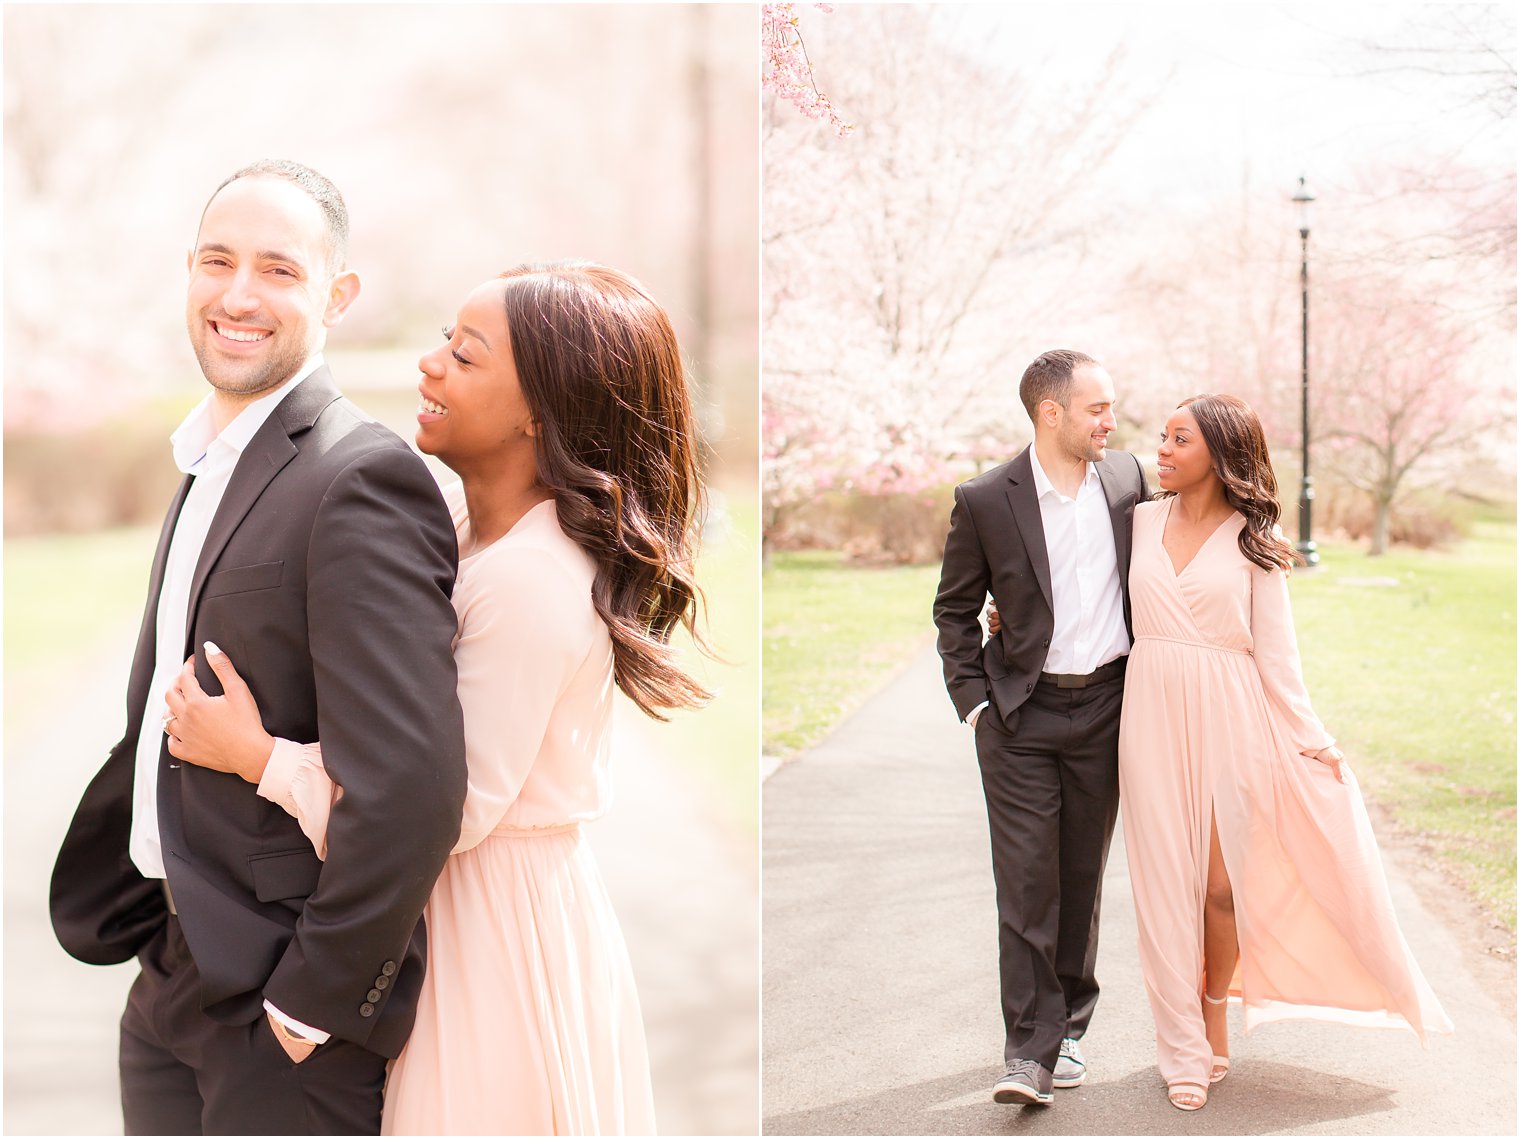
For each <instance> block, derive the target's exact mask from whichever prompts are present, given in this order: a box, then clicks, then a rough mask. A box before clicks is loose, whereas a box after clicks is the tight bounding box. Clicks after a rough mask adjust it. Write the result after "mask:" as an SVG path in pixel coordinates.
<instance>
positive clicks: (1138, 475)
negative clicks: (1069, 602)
mask: <svg viewBox="0 0 1520 1139" xmlns="http://www.w3.org/2000/svg"><path fill="white" fill-rule="evenodd" d="M1098 478H1099V480H1100V481H1101V482H1102V484H1103V494H1104V497H1105V498H1107V499H1108V510H1109V516H1110V518H1111V519H1112V521H1113V526H1114V550H1115V553H1116V554H1117V556H1118V561H1119V585H1120V588H1121V589H1122V590H1123V593H1124V624H1125V627H1126V628H1128V627H1129V624H1130V613H1129V551H1130V519H1131V515H1132V514H1133V513H1134V509H1135V503H1136V502H1139V501H1141V500H1143V499H1144V498H1146V497H1147V496H1148V490H1147V487H1146V484H1145V473H1144V472H1143V471H1142V470H1141V469H1140V461H1139V460H1138V459H1136V458H1135V457H1134V456H1133V455H1131V454H1129V453H1127V452H1124V451H1109V452H1108V453H1107V454H1106V456H1105V457H1104V459H1103V461H1102V462H1101V463H1099V464H1098ZM988 593H991V594H992V598H993V600H994V601H996V602H997V607H998V613H999V614H1001V616H1002V621H1003V627H1002V631H1001V632H1000V633H999V634H998V635H997V636H996V637H993V638H992V639H991V640H989V641H987V643H986V645H985V646H984V645H983V644H982V626H981V621H980V617H981V612H982V608H983V606H984V605H985V604H986V601H987V594H988ZM934 623H935V625H937V626H938V627H939V655H940V659H941V661H942V662H943V663H944V666H945V686H946V687H947V688H949V690H950V699H951V700H952V701H953V702H954V703H955V710H956V712H957V713H958V714H959V715H960V717H961V719H963V720H964V719H965V718H966V717H967V716H968V715H970V714H971V711H972V710H973V709H974V708H976V706H977V705H978V704H980V703H982V701H984V700H991V701H992V707H993V709H994V710H996V712H997V713H998V715H1000V716H1001V717H1002V718H1003V722H1004V724H1005V725H1006V726H1007V728H1008V730H1009V731H1013V730H1014V729H1015V727H1017V724H1018V710H1019V708H1020V707H1021V706H1022V705H1023V703H1024V701H1026V700H1028V699H1029V695H1030V693H1032V692H1033V691H1034V686H1035V684H1036V682H1038V681H1039V679H1040V673H1041V671H1042V670H1043V669H1044V665H1045V657H1046V655H1047V653H1048V652H1049V651H1050V635H1051V633H1052V632H1054V630H1055V609H1054V608H1053V605H1052V602H1051V594H1050V557H1049V555H1048V553H1047V552H1046V549H1045V527H1044V524H1043V523H1042V522H1041V521H1040V500H1039V497H1038V495H1037V494H1036V491H1035V485H1034V467H1033V466H1032V465H1031V463H1030V461H1029V448H1028V447H1025V448H1024V450H1022V451H1020V452H1019V454H1018V455H1017V456H1016V457H1015V458H1014V459H1013V460H1012V461H1011V462H1008V463H1004V464H1003V465H1002V466H1000V467H995V468H993V469H992V470H990V471H988V472H987V473H986V474H983V475H978V476H977V477H976V478H974V479H971V480H970V481H969V482H964V483H962V484H961V485H960V486H958V487H956V488H955V506H954V508H953V509H952V511H951V514H950V535H949V537H948V538H946V539H945V558H944V564H943V566H942V567H941V570H940V579H939V593H938V594H937V595H936V596H935V598H934ZM984 714H985V713H984Z"/></svg>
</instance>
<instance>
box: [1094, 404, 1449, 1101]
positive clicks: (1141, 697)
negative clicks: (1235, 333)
mask: <svg viewBox="0 0 1520 1139" xmlns="http://www.w3.org/2000/svg"><path fill="white" fill-rule="evenodd" d="M1157 461H1158V464H1159V466H1158V475H1159V481H1160V484H1161V489H1162V496H1161V497H1160V498H1159V500H1158V501H1153V502H1148V503H1142V504H1140V505H1139V506H1137V507H1136V508H1135V519H1134V547H1133V549H1134V553H1133V555H1132V559H1131V563H1130V571H1129V588H1130V603H1131V607H1132V610H1133V614H1134V638H1135V643H1134V648H1133V649H1132V651H1131V652H1130V658H1129V667H1128V671H1127V674H1126V677H1125V688H1124V710H1123V713H1122V719H1121V721H1120V728H1119V786H1120V799H1119V801H1120V805H1121V809H1122V811H1123V817H1124V836H1125V844H1126V847H1127V850H1128V853H1129V868H1130V879H1131V882H1132V884H1133V887H1134V894H1135V913H1136V918H1137V923H1138V925H1139V934H1140V946H1139V949H1140V965H1141V971H1142V973H1143V975H1144V978H1145V988H1146V992H1147V994H1148V995H1149V997H1150V1003H1151V1011H1152V1013H1153V1015H1154V1017H1155V1021H1156V1049H1157V1058H1158V1063H1159V1067H1160V1069H1161V1075H1162V1078H1163V1079H1164V1080H1165V1081H1166V1086H1167V1093H1168V1098H1169V1099H1170V1100H1171V1102H1172V1104H1173V1105H1174V1106H1176V1107H1178V1108H1181V1109H1182V1110H1185V1111H1192V1110H1196V1109H1198V1108H1200V1107H1202V1106H1203V1105H1204V1102H1205V1101H1206V1099H1207V1097H1208V1089H1209V1087H1210V1085H1211V1084H1215V1083H1218V1082H1219V1081H1220V1080H1222V1079H1223V1078H1224V1077H1225V1075H1226V1073H1227V1072H1228V1071H1229V1037H1228V1032H1227V1027H1226V1019H1225V1012H1226V1004H1227V1002H1228V1001H1230V1000H1237V1001H1239V1002H1240V1003H1241V1005H1242V1006H1243V1008H1244V1013H1245V1024H1246V1030H1247V1031H1248V1032H1249V1031H1250V1030H1251V1028H1253V1027H1254V1026H1256V1025H1258V1024H1263V1023H1266V1022H1268V1021H1272V1020H1280V1019H1284V1018H1288V1017H1315V1018H1320V1019H1325V1020H1333V1021H1338V1022H1341V1023H1344V1024H1353V1025H1364V1026H1382V1027H1400V1028H1408V1029H1412V1030H1413V1031H1414V1032H1415V1033H1416V1034H1417V1035H1418V1036H1419V1038H1420V1040H1421V1041H1422V1042H1424V1041H1425V1038H1426V1034H1427V1033H1429V1032H1449V1031H1451V1022H1450V1021H1449V1020H1447V1018H1446V1014H1445V1013H1444V1012H1443V1011H1442V1010H1441V1006H1440V1004H1439V1002H1438V1001H1437V1000H1436V998H1435V994H1434V993H1432V992H1431V989H1430V986H1429V985H1428V984H1427V983H1426V981H1425V978H1424V976H1423V975H1422V974H1421V973H1420V969H1419V966H1418V965H1416V964H1415V961H1414V958H1413V957H1412V956H1411V955H1410V952H1409V947H1408V946H1407V945H1406V944H1405V942H1404V938H1403V935H1402V934H1401V933H1400V932H1399V927H1398V922H1397V920H1396V919H1395V917H1394V913H1393V904H1392V901H1391V899H1390V897H1389V894H1388V885H1387V881H1386V879H1385V877H1384V874H1383V868H1382V862H1381V860H1380V858H1379V856H1378V850H1377V843H1376V841H1375V840H1374V838H1373V835H1372V828H1371V826H1370V824H1369V822H1368V819H1367V811H1366V808H1365V806H1364V805H1363V803H1362V797H1361V792H1360V791H1359V790H1358V788H1357V784H1356V779H1355V777H1354V776H1353V775H1352V774H1351V772H1350V770H1349V769H1348V768H1347V767H1346V765H1345V763H1344V761H1343V757H1342V755H1341V752H1340V749H1339V748H1337V747H1336V746H1335V741H1334V739H1333V738H1332V737H1331V736H1330V733H1329V732H1327V731H1326V730H1325V728H1324V725H1322V724H1321V723H1320V721H1319V719H1318V718H1317V717H1316V716H1315V714H1314V711H1313V709H1312V708H1311V707H1310V705H1309V698H1308V694H1307V693H1306V692H1305V690H1304V681H1303V674H1302V672H1301V671H1300V668H1299V657H1298V645H1297V641H1296V638H1295V636H1294V631H1293V616H1292V613H1291V612H1290V610H1289V607H1288V585H1287V575H1288V569H1289V566H1290V565H1291V562H1292V559H1293V556H1294V555H1293V549H1292V547H1291V546H1289V545H1288V543H1287V542H1286V541H1284V540H1283V538H1282V534H1281V531H1280V530H1279V529H1278V528H1277V519H1278V516H1279V512H1280V508H1279V506H1278V502H1277V497H1276V496H1277V484H1276V480H1275V478H1274V477H1273V474H1272V465H1271V460H1270V457H1269V455H1268V453H1267V446H1266V439H1265V436H1264V435H1263V433H1262V429H1261V423H1260V421H1259V420H1258V419H1257V417H1256V414H1255V413H1254V412H1253V411H1252V410H1251V409H1250V408H1249V407H1248V406H1246V404H1245V403H1244V402H1242V401H1241V400H1239V399H1237V398H1235V397H1234V396H1228V395H1202V396H1196V397H1194V398H1193V399H1190V400H1186V401H1184V402H1183V403H1182V404H1181V405H1180V406H1179V407H1178V409H1177V410H1176V411H1175V412H1174V413H1173V414H1172V416H1171V418H1170V419H1168V420H1167V424H1166V430H1165V431H1164V432H1163V434H1162V439H1161V445H1160V448H1159V449H1158V453H1157Z"/></svg>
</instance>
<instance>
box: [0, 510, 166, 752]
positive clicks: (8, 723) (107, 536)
mask: <svg viewBox="0 0 1520 1139" xmlns="http://www.w3.org/2000/svg"><path fill="white" fill-rule="evenodd" d="M157 541H158V528H157V527H156V526H154V527H146V528H141V527H140V528H135V529H129V530H107V531H102V532H100V533H97V534H60V535H54V536H51V537H45V538H10V539H7V540H6V542H5V735H6V739H7V741H11V740H14V739H16V738H18V733H21V732H24V731H26V730H27V729H28V727H29V725H30V724H31V723H32V722H33V720H32V717H33V716H37V715H42V714H44V713H46V712H47V711H49V710H50V709H52V707H53V703H54V698H55V697H56V694H57V693H58V692H60V691H66V687H64V686H65V685H66V681H67V678H68V675H69V673H70V672H72V671H73V670H74V669H75V668H77V667H78V665H79V664H80V663H82V662H88V663H94V658H95V654H96V653H97V651H98V649H97V646H98V644H99V642H100V640H101V638H102V636H105V635H107V634H109V633H110V632H111V631H113V630H119V629H120V628H121V627H122V626H123V625H124V624H127V625H131V624H133V623H135V622H136V621H137V620H138V619H139V618H140V617H141V615H142V603H143V594H144V593H145V592H146V591H147V588H148V569H149V564H150V563H151V562H152V560H153V547H154V544H155V543H156V542H157ZM127 651H129V652H130V651H131V650H130V645H129V647H128V650H127ZM122 667H123V669H125V667H126V666H125V662H123V666H122ZM111 742H112V741H110V740H103V741H102V747H104V746H105V745H106V744H108V743H111Z"/></svg>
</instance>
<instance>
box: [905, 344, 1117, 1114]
mask: <svg viewBox="0 0 1520 1139" xmlns="http://www.w3.org/2000/svg"><path fill="white" fill-rule="evenodd" d="M1019 398H1020V399H1021V400H1022V401H1023V404H1024V408H1025V410H1026V411H1028V413H1029V418H1030V419H1031V420H1033V421H1034V443H1033V444H1031V445H1030V446H1029V447H1027V448H1025V449H1024V450H1023V451H1021V452H1020V453H1019V454H1018V455H1017V456H1016V457H1015V458H1014V459H1013V460H1012V461H1011V462H1008V463H1005V464H1003V465H1002V466H1000V467H997V468H995V469H993V470H991V471H988V472H987V473H986V474H983V475H980V476H978V477H977V478H974V479H972V480H971V481H970V482H966V483H962V484H961V485H960V486H958V487H956V489H955V505H954V508H953V511H952V513H951V515H950V535H949V537H948V538H947V539H946V541H945V556H944V564H943V567H942V570H941V574H940V582H939V593H938V595H937V596H936V597H935V599H934V622H935V624H936V625H937V626H938V627H939V653H940V657H941V659H942V661H943V662H944V668H945V684H946V686H947V687H948V688H949V690H950V698H951V700H952V701H953V702H954V703H955V709H956V711H957V712H958V713H959V714H960V716H961V718H962V719H963V720H964V721H965V722H966V723H968V724H970V725H971V726H972V729H973V731H974V732H975V736H976V753H977V760H978V762H979V764H980V765H981V771H982V789H983V791H984V793H985V795H986V798H987V819H988V823H989V828H990V832H991V838H992V874H993V880H994V883H995V885H996V888H997V910H998V969H999V982H1000V989H1001V992H1002V1004H1003V1022H1004V1028H1005V1040H1004V1051H1003V1060H1004V1065H1005V1071H1004V1074H1003V1076H1002V1078H1001V1079H999V1080H998V1081H997V1082H996V1083H995V1085H994V1086H993V1098H994V1099H995V1100H996V1101H997V1102H999V1103H1033V1104H1049V1103H1051V1102H1052V1101H1053V1099H1054V1093H1053V1092H1052V1090H1051V1089H1052V1087H1076V1086H1077V1085H1078V1084H1080V1083H1082V1081H1083V1080H1084V1079H1086V1078H1087V1066H1086V1061H1085V1059H1084V1058H1083V1056H1082V1050H1081V1047H1080V1045H1079V1043H1078V1042H1079V1041H1080V1040H1081V1038H1082V1036H1083V1034H1084V1033H1085V1032H1086V1031H1087V1025H1088V1022H1089V1021H1090V1020H1091V1018H1092V1013H1093V1008H1094V1006H1095V1005H1096V1004H1097V1000H1098V982H1097V978H1096V977H1095V976H1094V973H1093V966H1094V963H1095V961H1096V959H1097V952H1098V903H1099V898H1100V894H1101V888H1102V882H1103V868H1104V864H1105V863H1106V862H1107V859H1108V846H1109V839H1110V838H1111V837H1112V835H1113V829H1114V818H1115V815H1116V813H1117V811H1118V806H1119V771H1118V743H1119V707H1120V701H1121V698H1122V696H1123V693H1124V664H1125V661H1126V659H1127V654H1128V652H1129V649H1130V633H1129V593H1128V590H1127V589H1126V587H1125V579H1126V577H1127V576H1128V573H1129V549H1130V518H1131V515H1132V513H1133V511H1134V506H1135V503H1136V502H1137V501H1140V500H1142V499H1144V498H1145V497H1146V496H1147V490H1146V485H1145V476H1144V474H1143V472H1142V471H1141V469H1140V463H1139V461H1138V460H1137V459H1136V458H1135V457H1134V456H1133V455H1129V454H1125V453H1123V452H1119V451H1113V452H1110V451H1109V450H1108V449H1107V448H1108V437H1109V434H1110V433H1111V432H1112V431H1113V430H1114V417H1113V408H1114V387H1113V381H1112V380H1110V379H1109V377H1108V373H1107V372H1106V371H1104V370H1103V368H1102V367H1101V366H1099V364H1098V362H1097V361H1096V360H1094V359H1093V358H1092V357H1090V356H1085V355H1083V354H1082V353H1080V352H1072V351H1069V350H1064V349H1063V350H1058V351H1054V352H1046V353H1044V354H1043V355H1041V356H1040V357H1039V358H1038V359H1036V360H1035V361H1034V363H1032V364H1030V365H1029V367H1028V369H1027V370H1026V371H1025V372H1024V377H1023V379H1022V381H1020V384H1019ZM988 594H991V596H992V599H993V601H994V602H995V603H996V605H997V610H998V612H999V613H1000V614H1001V618H1002V625H1001V628H1000V629H999V630H998V631H996V632H995V633H994V634H993V635H992V637H991V638H990V639H988V640H987V641H986V643H985V644H983V638H982V625H981V615H982V610H983V608H984V607H985V606H986V603H987V597H988Z"/></svg>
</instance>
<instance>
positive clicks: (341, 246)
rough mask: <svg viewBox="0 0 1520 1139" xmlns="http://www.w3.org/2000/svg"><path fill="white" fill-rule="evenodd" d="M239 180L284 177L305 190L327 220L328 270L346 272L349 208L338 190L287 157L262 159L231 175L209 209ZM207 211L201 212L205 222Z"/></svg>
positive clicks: (208, 200) (334, 272)
mask: <svg viewBox="0 0 1520 1139" xmlns="http://www.w3.org/2000/svg"><path fill="white" fill-rule="evenodd" d="M239 178H282V179H284V180H285V181H286V182H290V183H293V184H294V185H296V186H299V187H300V188H301V189H302V190H303V191H305V193H306V196H307V197H309V198H310V199H311V200H312V201H314V202H316V203H317V205H318V206H320V207H321V209H322V216H323V217H324V218H326V219H327V271H328V272H329V273H331V274H333V275H334V276H336V275H337V274H338V273H341V272H342V271H343V268H344V266H345V265H346V264H347V263H348V207H347V206H345V205H344V204H343V195H342V194H340V193H338V187H336V186H334V185H333V184H332V183H331V182H330V181H328V180H327V179H326V178H324V177H323V176H322V175H321V174H318V173H317V172H316V171H315V170H313V169H312V168H311V167H310V166H302V165H301V164H300V163H299V162H292V161H290V160H289V159H288V158H261V159H259V160H258V161H257V162H254V163H250V164H249V165H247V166H245V167H243V168H242V169H241V170H239V171H237V172H236V173H235V174H232V175H230V176H229V177H228V178H227V180H226V181H224V182H223V183H222V184H221V185H220V186H218V187H217V188H216V190H215V191H214V192H213V193H212V195H211V197H210V198H208V199H207V200H206V209H210V208H211V203H212V202H213V201H215V200H216V195H217V194H220V193H221V192H222V191H223V190H225V189H226V188H227V187H228V186H230V185H232V183H234V182H236V181H237V180H238V179H239ZM206 209H203V210H201V220H202V221H204V220H205V217H206Z"/></svg>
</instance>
